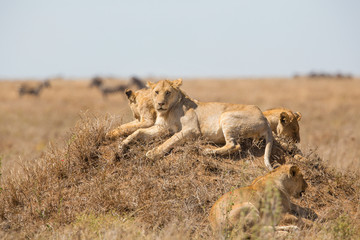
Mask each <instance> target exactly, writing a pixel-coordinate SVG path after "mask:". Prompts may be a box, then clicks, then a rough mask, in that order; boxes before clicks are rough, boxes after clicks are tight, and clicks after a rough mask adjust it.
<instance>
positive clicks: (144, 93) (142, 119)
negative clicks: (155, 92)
mask: <svg viewBox="0 0 360 240" xmlns="http://www.w3.org/2000/svg"><path fill="white" fill-rule="evenodd" d="M125 94H126V96H127V98H128V101H129V105H130V109H131V111H132V113H133V116H134V118H135V120H134V121H132V122H129V123H126V124H123V125H121V126H120V127H118V128H116V129H114V130H112V131H110V132H108V133H107V134H106V138H108V139H115V138H117V137H119V136H127V135H130V134H131V133H133V132H135V131H136V130H137V129H139V128H148V127H151V126H153V125H154V123H155V119H156V111H155V108H154V106H153V104H152V100H151V91H150V89H140V90H137V91H135V92H133V91H132V90H130V89H126V90H125Z"/></svg>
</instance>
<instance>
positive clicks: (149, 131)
mask: <svg viewBox="0 0 360 240" xmlns="http://www.w3.org/2000/svg"><path fill="white" fill-rule="evenodd" d="M165 132H166V131H165V129H164V128H162V127H160V126H158V125H155V126H152V127H149V128H140V129H138V130H136V131H135V132H134V133H133V134H131V135H130V136H128V137H127V138H126V139H125V140H124V141H123V143H122V144H123V146H127V145H129V144H130V143H131V142H134V141H136V140H138V139H143V140H150V139H153V138H155V137H157V136H160V135H161V134H165Z"/></svg>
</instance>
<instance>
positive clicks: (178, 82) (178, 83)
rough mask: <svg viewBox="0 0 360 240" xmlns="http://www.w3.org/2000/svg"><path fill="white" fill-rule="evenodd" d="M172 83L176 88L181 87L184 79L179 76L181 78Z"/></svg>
mask: <svg viewBox="0 0 360 240" xmlns="http://www.w3.org/2000/svg"><path fill="white" fill-rule="evenodd" d="M172 85H173V86H174V87H176V88H178V87H180V86H181V85H182V79H181V78H179V79H176V80H174V81H172Z"/></svg>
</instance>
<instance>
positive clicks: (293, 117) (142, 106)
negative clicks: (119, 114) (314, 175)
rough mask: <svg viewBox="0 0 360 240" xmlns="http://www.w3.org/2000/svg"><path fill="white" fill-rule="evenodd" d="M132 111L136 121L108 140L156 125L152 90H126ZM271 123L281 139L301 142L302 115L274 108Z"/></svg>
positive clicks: (268, 115)
mask: <svg viewBox="0 0 360 240" xmlns="http://www.w3.org/2000/svg"><path fill="white" fill-rule="evenodd" d="M125 94H126V96H127V97H128V100H129V105H130V109H131V111H132V113H133V116H134V118H135V120H134V121H132V122H129V123H126V124H123V125H121V126H120V127H118V128H116V129H114V130H112V131H110V132H108V133H107V134H106V137H107V138H108V139H112V140H114V139H116V138H117V137H119V136H127V135H130V134H132V133H133V132H135V131H136V130H138V129H139V128H147V127H151V126H153V125H154V124H155V120H156V111H155V108H154V105H153V104H152V100H151V89H150V88H147V89H141V90H138V91H135V92H133V91H132V90H129V89H126V90H125ZM263 114H264V116H265V117H266V118H267V120H268V121H269V123H270V127H271V130H272V131H273V132H274V133H275V134H276V135H277V136H280V137H284V138H288V139H290V140H292V141H294V142H300V133H299V123H298V122H299V121H300V119H301V113H300V112H295V113H293V112H292V111H291V110H290V109H286V108H273V109H269V110H266V111H264V112H263Z"/></svg>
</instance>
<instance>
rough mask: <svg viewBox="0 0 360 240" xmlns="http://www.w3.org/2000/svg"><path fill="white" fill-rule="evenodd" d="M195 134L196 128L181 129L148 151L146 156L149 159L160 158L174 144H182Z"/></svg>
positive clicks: (196, 133)
mask: <svg viewBox="0 0 360 240" xmlns="http://www.w3.org/2000/svg"><path fill="white" fill-rule="evenodd" d="M197 135H198V131H196V129H183V130H182V131H180V132H177V133H175V134H174V135H173V136H172V137H171V138H169V139H168V140H166V141H165V142H164V143H163V144H161V145H160V146H158V147H157V148H154V149H152V150H150V151H148V152H147V153H146V156H147V157H148V158H150V159H157V158H160V157H162V156H164V155H165V154H166V153H167V152H169V151H170V150H171V149H172V148H173V147H174V146H175V145H179V144H182V143H184V142H185V141H186V140H188V139H189V138H192V137H196V136H197Z"/></svg>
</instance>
